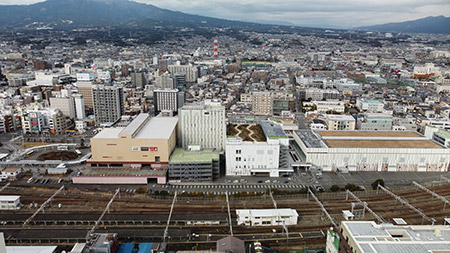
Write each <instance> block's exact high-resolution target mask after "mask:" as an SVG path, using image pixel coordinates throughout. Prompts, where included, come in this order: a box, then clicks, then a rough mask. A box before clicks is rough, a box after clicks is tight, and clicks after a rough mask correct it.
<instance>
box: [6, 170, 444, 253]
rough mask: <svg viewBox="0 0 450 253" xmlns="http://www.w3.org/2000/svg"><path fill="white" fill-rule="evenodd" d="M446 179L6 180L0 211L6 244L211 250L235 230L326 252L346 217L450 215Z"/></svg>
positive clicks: (279, 246) (283, 246)
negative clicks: (232, 191)
mask: <svg viewBox="0 0 450 253" xmlns="http://www.w3.org/2000/svg"><path fill="white" fill-rule="evenodd" d="M449 183H450V180H449V179H447V178H446V177H441V180H440V181H435V182H430V183H426V184H425V183H421V184H419V183H416V182H414V183H413V184H412V185H409V186H401V187H388V186H386V187H383V186H381V185H379V186H378V188H377V189H376V190H372V189H370V190H365V191H358V192H351V191H348V190H347V191H341V192H335V193H315V192H313V191H311V190H308V192H307V193H306V194H291V195H272V192H269V193H268V194H265V195H262V196H249V197H235V196H229V195H228V194H227V193H226V194H223V195H218V196H213V197H210V198H207V197H185V196H179V195H181V194H178V192H172V193H171V194H168V195H166V196H161V195H159V196H156V195H151V194H146V193H145V194H144V193H143V194H130V193H126V192H121V191H120V189H117V190H114V191H109V192H107V191H92V190H90V191H87V190H80V189H74V188H70V187H64V186H62V187H60V188H51V187H32V186H16V185H14V186H13V185H10V184H6V185H3V186H2V188H1V189H0V195H2V196H9V195H18V194H20V201H21V208H20V209H18V210H7V211H6V210H4V211H1V212H0V228H1V231H3V233H4V236H5V241H6V244H7V245H58V246H61V247H64V246H66V247H69V246H73V245H74V244H75V243H79V242H86V240H87V239H88V237H89V235H90V234H92V233H94V232H95V233H117V234H118V236H119V241H120V243H127V242H131V243H139V242H155V243H162V242H164V243H167V250H175V251H176V250H192V249H193V248H195V249H198V250H209V249H213V250H214V249H215V243H216V241H217V240H219V239H221V238H224V237H227V236H230V235H233V236H234V237H237V238H239V239H241V240H244V241H245V242H254V241H260V242H263V243H265V244H267V245H270V247H271V248H272V249H274V250H277V251H281V252H284V251H288V250H296V251H297V250H298V251H300V250H304V249H307V248H316V249H320V248H322V249H324V248H325V242H326V234H327V230H328V229H329V228H330V227H334V228H335V229H336V231H338V228H339V224H340V222H341V221H343V220H346V218H348V217H345V215H343V214H345V213H348V212H343V211H350V212H351V213H352V214H353V217H352V219H355V220H370V221H375V222H377V223H394V222H395V220H394V219H398V218H401V219H403V220H404V222H406V223H407V224H410V225H421V224H423V225H434V224H436V225H437V224H440V225H442V224H444V223H445V218H446V217H448V216H450V209H449V208H448V206H447V204H448V201H447V199H448V198H449V197H450V187H449ZM277 208H280V209H281V208H291V209H294V210H296V211H297V212H298V215H299V217H298V223H297V225H289V226H244V225H239V226H238V225H237V222H236V210H237V209H277Z"/></svg>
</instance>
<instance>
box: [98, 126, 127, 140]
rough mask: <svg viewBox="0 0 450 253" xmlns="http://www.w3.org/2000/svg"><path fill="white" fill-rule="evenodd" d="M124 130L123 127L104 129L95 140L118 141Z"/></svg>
mask: <svg viewBox="0 0 450 253" xmlns="http://www.w3.org/2000/svg"><path fill="white" fill-rule="evenodd" d="M122 130H124V128H123V127H116V128H104V129H103V130H102V131H100V133H98V134H97V135H95V136H94V137H93V139H116V138H119V134H120V132H122Z"/></svg>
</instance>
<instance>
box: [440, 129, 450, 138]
mask: <svg viewBox="0 0 450 253" xmlns="http://www.w3.org/2000/svg"><path fill="white" fill-rule="evenodd" d="M437 134H439V135H440V136H442V137H444V138H446V139H450V132H449V131H445V130H443V129H439V131H438V132H437Z"/></svg>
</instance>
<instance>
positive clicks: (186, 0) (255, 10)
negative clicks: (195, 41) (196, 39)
mask: <svg viewBox="0 0 450 253" xmlns="http://www.w3.org/2000/svg"><path fill="white" fill-rule="evenodd" d="M137 1H139V2H142V3H150V4H154V5H156V6H158V7H161V8H167V9H171V10H179V11H183V12H187V13H192V14H199V15H205V16H211V17H218V18H227V19H234V20H245V21H262V22H289V23H293V24H296V25H304V26H328V27H342V28H349V27H357V26H363V25H372V24H381V23H388V22H399V21H405V20H412V19H417V18H423V17H426V16H437V15H445V16H450V3H449V2H448V0H427V1H423V0H420V1H419V0H396V1H392V0H366V1H361V0H339V1H335V0H315V1H310V0H284V1H280V0H214V1H204V0H137Z"/></svg>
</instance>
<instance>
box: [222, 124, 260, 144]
mask: <svg viewBox="0 0 450 253" xmlns="http://www.w3.org/2000/svg"><path fill="white" fill-rule="evenodd" d="M227 136H228V137H232V136H237V137H239V138H241V139H242V140H243V141H256V142H265V141H266V137H265V135H264V132H263V130H262V128H261V126H260V125H249V124H240V125H236V124H229V125H228V127H227Z"/></svg>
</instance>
